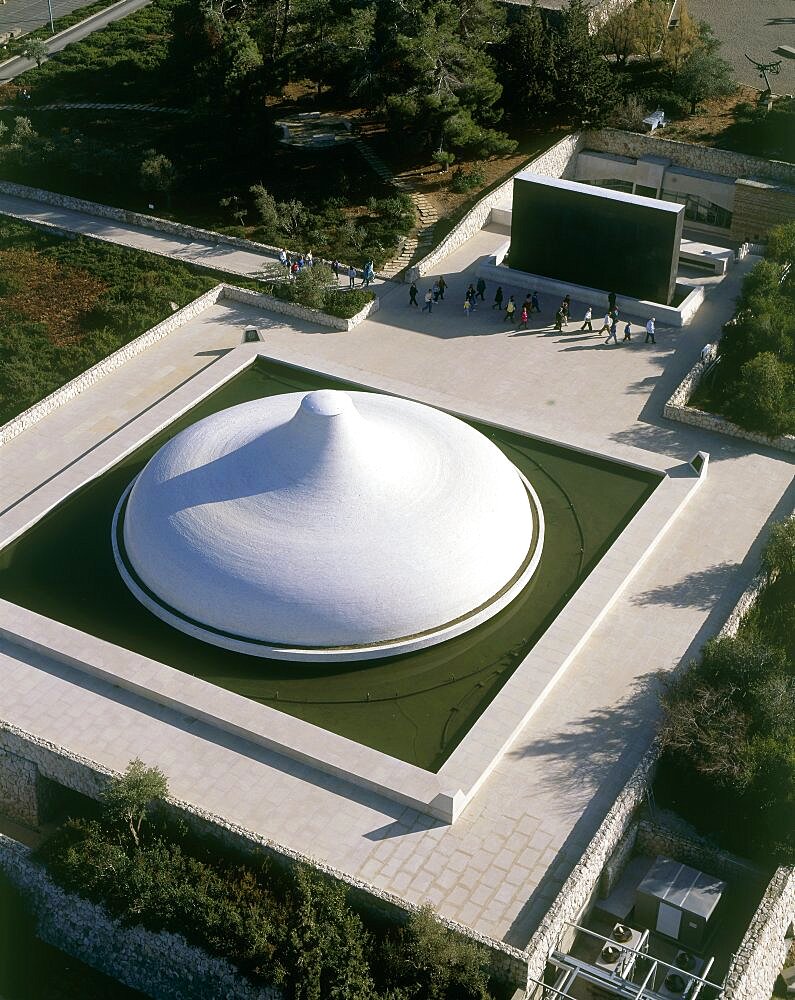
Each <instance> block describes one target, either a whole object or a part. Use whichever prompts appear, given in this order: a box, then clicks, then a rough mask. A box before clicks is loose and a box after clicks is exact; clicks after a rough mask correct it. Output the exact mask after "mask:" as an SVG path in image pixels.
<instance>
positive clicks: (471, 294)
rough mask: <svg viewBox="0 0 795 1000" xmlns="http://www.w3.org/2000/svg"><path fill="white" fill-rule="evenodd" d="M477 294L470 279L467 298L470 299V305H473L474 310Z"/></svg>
mask: <svg viewBox="0 0 795 1000" xmlns="http://www.w3.org/2000/svg"><path fill="white" fill-rule="evenodd" d="M476 295H477V292H476V291H475V286H474V285H473V284H472V282H471V281H470V283H469V287H468V288H467V298H468V299H469V302H470V305H471V306H472V308H473V310H474V308H475V296H476Z"/></svg>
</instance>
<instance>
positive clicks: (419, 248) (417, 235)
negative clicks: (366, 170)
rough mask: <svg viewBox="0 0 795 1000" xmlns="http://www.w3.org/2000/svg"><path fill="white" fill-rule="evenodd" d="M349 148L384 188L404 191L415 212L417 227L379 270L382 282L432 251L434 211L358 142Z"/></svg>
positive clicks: (405, 181) (423, 197)
mask: <svg viewBox="0 0 795 1000" xmlns="http://www.w3.org/2000/svg"><path fill="white" fill-rule="evenodd" d="M353 145H354V146H355V147H356V149H357V150H358V151H359V153H360V154H361V157H362V159H363V160H364V162H365V163H366V164H367V166H368V167H370V169H371V170H372V171H373V172H374V173H376V174H377V175H378V176H379V177H380V178H381V180H383V181H384V182H385V183H386V184H391V185H392V187H394V188H396V189H397V190H398V191H405V192H406V193H407V194H408V196H409V197H410V198H411V200H412V202H413V203H414V207H415V208H416V210H417V218H418V220H419V225H418V227H417V229H415V230H414V231H413V232H412V233H411V234H410V235H409V236H408V237H407V238H406V240H405V242H404V244H403V248H402V250H401V251H400V253H399V254H398V256H397V257H395V258H394V260H390V261H388V262H387V263H386V264H384V266H383V267H382V268H381V270H380V274H381V275H382V276H383V277H384V278H394V277H395V276H396V275H398V274H400V273H401V272H402V271H404V270H405V269H406V268H407V267H408V266H409V264H411V262H412V261H413V260H414V259H415V258H416V257H418V256H419V257H424V256H425V254H427V253H429V251H430V250H431V248H432V247H433V227H434V226H435V225H436V223H437V222H438V220H439V216H438V215H437V214H436V209H435V208H434V207H433V205H432V204H431V203H430V202H429V201H428V199H427V198H426V197H425V195H424V194H420V193H419V192H418V191H417V190H416V189H415V187H414V184H413V182H412V181H411V180H409V179H408V178H407V177H401V176H399V175H398V176H395V174H393V173H392V171H391V170H390V169H389V167H388V166H387V165H386V163H384V161H383V160H382V159H381V158H380V156H377V155H376V154H375V153H374V152H373V151H372V149H371V148H370V147H369V146H368V145H367V143H366V142H364V141H363V140H362V139H356V140H355V142H354V143H353Z"/></svg>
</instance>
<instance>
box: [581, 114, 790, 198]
mask: <svg viewBox="0 0 795 1000" xmlns="http://www.w3.org/2000/svg"><path fill="white" fill-rule="evenodd" d="M581 148H583V149H590V150H593V151H594V152H599V153H613V154H616V155H618V156H631V157H634V158H638V157H641V156H659V157H664V158H666V159H669V160H671V162H672V163H675V164H677V165H678V166H680V167H688V168H689V169H691V170H703V171H704V172H705V173H711V174H719V175H721V176H723V177H733V178H737V177H764V178H767V179H770V180H776V181H781V182H783V183H785V184H795V164H792V163H784V162H782V161H780V160H765V159H762V157H760V156H747V155H746V154H744V153H733V152H730V151H729V150H726V149H714V148H713V147H712V146H698V145H696V144H695V143H690V142H677V141H675V140H672V139H665V138H662V137H661V136H659V135H658V134H657V133H655V134H654V135H641V134H640V133H638V132H623V131H621V130H619V129H613V128H603V129H594V130H589V131H587V132H585V133H584V134H583V143H582V147H581Z"/></svg>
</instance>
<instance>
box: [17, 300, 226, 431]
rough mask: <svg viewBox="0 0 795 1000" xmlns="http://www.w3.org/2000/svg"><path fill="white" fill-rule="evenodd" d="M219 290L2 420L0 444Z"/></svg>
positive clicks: (182, 319) (143, 347) (179, 322)
mask: <svg viewBox="0 0 795 1000" xmlns="http://www.w3.org/2000/svg"><path fill="white" fill-rule="evenodd" d="M223 292H224V286H223V285H216V286H215V287H214V288H211V289H210V290H209V291H208V292H205V293H204V294H203V295H200V296H199V297H198V298H196V299H194V300H193V302H189V303H188V305H186V306H184V307H183V308H182V309H178V310H177V311H176V312H175V313H173V314H172V315H171V316H169V317H168V318H167V319H164V320H163V321H162V322H160V323H158V324H157V325H156V326H153V327H151V328H150V329H149V330H146V331H145V332H144V333H142V334H141V335H140V337H136V338H135V340H131V341H130V342H129V344H125V345H124V346H123V347H120V348H119V349H118V351H114V352H113V353H112V354H109V355H108V356H107V357H106V358H103V359H102V361H99V362H97V364H95V365H92V367H91V368H88V369H86V371H84V372H83V373H82V374H81V375H78V376H77V377H76V378H73V379H72V380H71V382H67V383H66V385H62V386H61V388H60V389H56V390H55V392H51V393H50V395H49V396H45V397H44V399H42V400H40V401H39V402H38V403H34V405H33V406H31V407H29V409H27V410H25V411H23V412H22V413H20V414H19V415H18V416H16V417H13V418H12V419H11V420H9V421H8V423H6V424H3V426H2V427H0V446H2V445H4V444H6V443H7V442H8V441H10V440H11V439H12V438H15V437H16V436H17V434H20V433H21V432H22V431H24V430H25V429H26V428H27V427H30V426H32V425H33V424H36V423H38V422H39V420H41V419H42V418H43V417H46V416H47V414H48V413H52V411H53V410H55V409H57V408H58V407H59V406H63V404H64V403H66V402H68V401H69V400H70V399H74V397H75V396H78V395H79V394H80V393H81V392H83V391H84V390H85V389H87V388H88V387H89V386H91V385H93V384H94V383H95V382H98V381H99V380H100V379H101V378H104V377H105V376H106V375H108V374H109V373H110V372H112V371H115V370H116V369H117V368H120V367H121V366H122V365H123V364H126V362H128V361H129V360H130V359H131V358H134V357H136V355H138V354H141V353H142V352H143V351H145V350H146V349H147V348H148V347H151V346H152V344H155V343H157V341H158V340H162V339H163V338H164V337H167V336H168V335H169V334H170V333H172V332H173V331H174V330H177V329H179V327H181V326H184V325H185V323H188V322H190V321H191V320H192V319H194V318H195V317H196V316H198V315H199V313H201V312H203V311H204V310H205V309H207V308H208V306H211V305H214V304H215V303H216V302H217V301H218V299H219V298H220V297H221V296H222V295H223Z"/></svg>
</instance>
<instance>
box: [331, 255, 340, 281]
mask: <svg viewBox="0 0 795 1000" xmlns="http://www.w3.org/2000/svg"><path fill="white" fill-rule="evenodd" d="M331 270H332V271H333V272H334V277H335V278H336V279H337V284H339V283H340V262H339V261H338V260H337V258H336V257H335V258H334V260H333V261H332V262H331Z"/></svg>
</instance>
